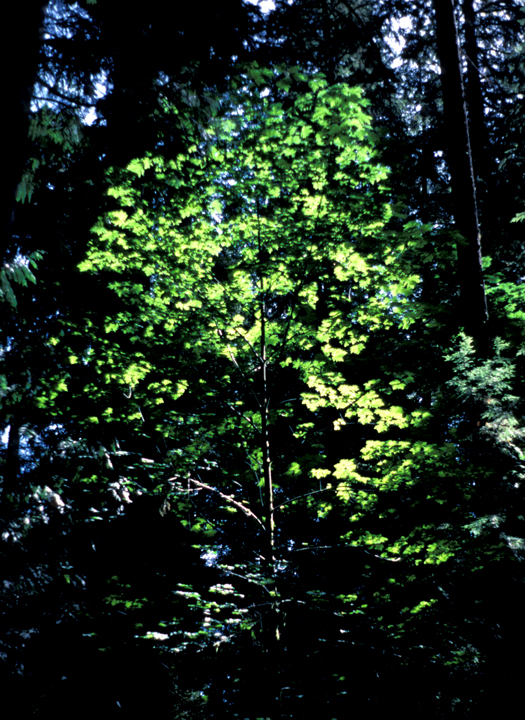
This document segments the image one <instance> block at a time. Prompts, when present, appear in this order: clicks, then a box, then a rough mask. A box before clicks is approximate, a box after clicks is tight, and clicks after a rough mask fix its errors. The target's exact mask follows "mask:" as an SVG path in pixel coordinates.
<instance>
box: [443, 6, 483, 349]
mask: <svg viewBox="0 0 525 720" xmlns="http://www.w3.org/2000/svg"><path fill="white" fill-rule="evenodd" d="M434 13H435V18H436V40H437V50H438V56H439V61H440V65H441V86H442V91H443V119H444V130H445V133H446V145H447V156H448V164H449V169H450V176H451V185H452V202H453V213H454V220H455V223H456V227H457V229H458V230H459V232H460V233H461V234H462V236H463V238H464V240H465V242H463V243H459V244H458V268H457V270H458V277H459V289H460V303H461V306H460V325H462V326H463V327H464V328H465V330H466V332H467V333H468V334H469V335H471V336H472V337H474V338H475V339H477V340H481V339H482V338H483V336H484V334H485V328H486V322H487V319H488V312H487V301H486V297H485V285H484V281H483V270H482V264H481V235H480V230H479V221H478V209H477V198H476V182H475V177H474V168H473V160H472V150H471V145H470V135H469V124H468V116H467V108H466V101H465V93H464V87H463V75H462V71H461V56H460V49H459V40H458V33H457V27H456V22H455V17H454V1H453V0H434Z"/></svg>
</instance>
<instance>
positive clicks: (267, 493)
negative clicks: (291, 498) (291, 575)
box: [259, 238, 275, 567]
mask: <svg viewBox="0 0 525 720" xmlns="http://www.w3.org/2000/svg"><path fill="white" fill-rule="evenodd" d="M261 249H262V248H261V241H260V238H259V257H261V255H262V253H261ZM260 292H261V303H260V309H261V347H260V356H261V364H262V373H261V376H262V380H261V382H262V386H261V404H260V407H261V450H262V457H263V474H264V506H265V507H264V514H265V518H266V521H265V526H266V543H265V549H264V558H265V561H266V564H267V565H268V567H272V566H273V561H274V533H275V521H274V508H273V479H272V459H271V454H270V436H269V432H268V410H269V404H270V397H269V392H268V365H267V358H266V298H265V292H266V287H265V283H264V271H263V270H262V269H261V275H260Z"/></svg>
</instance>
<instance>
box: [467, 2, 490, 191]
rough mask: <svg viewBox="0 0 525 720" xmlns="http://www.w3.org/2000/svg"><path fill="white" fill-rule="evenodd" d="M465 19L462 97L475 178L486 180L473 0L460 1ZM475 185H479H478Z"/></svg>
mask: <svg viewBox="0 0 525 720" xmlns="http://www.w3.org/2000/svg"><path fill="white" fill-rule="evenodd" d="M462 10H463V17H464V18H465V45H464V49H465V55H466V60H467V77H466V81H467V82H466V88H465V92H466V100H467V109H468V119H469V132H470V146H471V149H472V160H473V166H474V175H475V178H476V181H477V182H478V183H479V182H480V181H481V182H483V183H486V182H487V175H488V172H487V170H488V168H487V165H488V153H487V150H488V138H487V127H486V124H485V103H484V100H483V91H482V88H481V76H480V71H479V57H478V42H477V39H476V13H475V11H474V2H473V0H463V3H462ZM478 188H479V185H478Z"/></svg>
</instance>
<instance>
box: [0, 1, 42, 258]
mask: <svg viewBox="0 0 525 720" xmlns="http://www.w3.org/2000/svg"><path fill="white" fill-rule="evenodd" d="M46 6H47V2H42V0H29V2H10V3H6V5H5V6H4V7H3V8H2V13H3V19H4V29H5V31H6V37H5V38H4V63H3V67H4V68H6V72H5V77H4V83H6V84H7V88H6V89H5V92H4V100H5V112H4V113H3V116H4V122H6V123H7V125H6V126H4V131H3V132H4V138H5V140H6V142H5V143H4V154H3V161H4V162H3V170H2V173H3V176H4V182H5V185H4V191H3V193H2V201H1V202H2V211H1V214H2V219H1V222H2V234H3V238H5V242H4V243H2V248H3V249H4V250H5V248H6V246H7V242H8V239H9V237H10V232H11V224H12V222H13V215H14V208H15V199H16V189H17V187H18V183H19V182H20V180H21V177H22V173H23V172H24V164H25V161H26V155H27V149H28V145H29V142H28V130H29V110H30V105H31V98H32V96H33V87H34V84H35V80H36V76H37V71H38V56H39V52H40V45H41V42H42V27H43V22H44V14H45V9H46Z"/></svg>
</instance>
